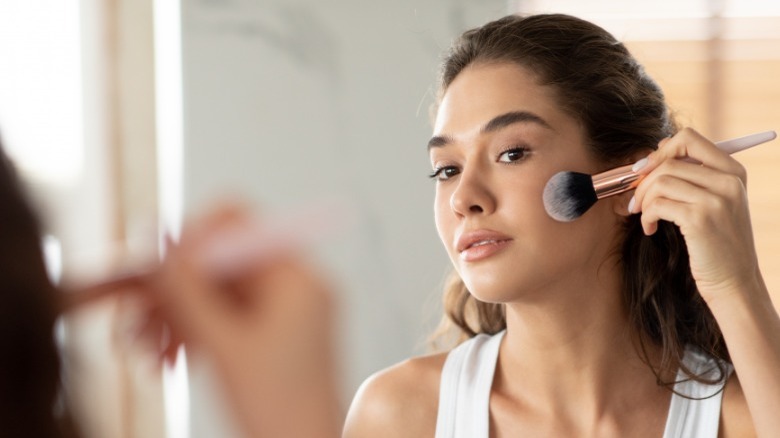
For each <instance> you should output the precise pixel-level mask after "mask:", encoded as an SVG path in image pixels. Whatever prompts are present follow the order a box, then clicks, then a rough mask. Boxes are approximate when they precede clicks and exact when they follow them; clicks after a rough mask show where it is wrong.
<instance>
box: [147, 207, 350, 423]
mask: <svg viewBox="0 0 780 438" xmlns="http://www.w3.org/2000/svg"><path fill="white" fill-rule="evenodd" d="M258 227H262V225H257V223H256V222H255V221H254V220H253V219H252V218H250V216H249V215H248V214H247V213H246V212H245V211H243V210H241V209H240V208H235V207H228V208H221V209H217V210H215V211H213V212H212V213H210V214H208V215H206V216H205V217H202V218H200V219H198V220H196V221H194V222H192V223H190V224H189V225H188V226H187V227H185V230H184V232H183V234H182V238H181V242H180V244H179V245H176V246H171V247H170V248H169V249H168V253H167V254H166V258H165V261H164V262H163V264H162V266H161V268H160V269H159V271H158V272H157V274H156V275H155V276H154V279H153V281H152V283H151V284H152V286H153V289H155V290H156V292H157V294H158V299H159V302H160V305H161V307H162V309H163V313H164V315H165V319H166V320H167V321H168V323H169V324H170V326H171V331H172V332H173V334H174V335H175V337H177V338H181V339H183V340H184V342H185V344H186V345H188V346H189V347H190V348H191V349H192V350H191V351H194V352H195V354H196V355H198V354H203V355H205V356H207V357H208V358H209V359H211V360H212V361H213V362H214V364H215V366H216V368H217V371H218V373H219V377H220V378H221V381H222V383H223V385H224V387H225V389H226V394H227V397H228V399H229V400H230V401H231V402H232V405H233V406H232V407H233V408H234V411H235V412H236V414H237V417H238V419H239V420H240V421H241V423H242V424H243V425H245V426H246V428H247V429H248V432H250V435H251V436H317V437H335V436H338V434H339V430H340V427H341V411H340V404H339V402H338V397H337V396H336V393H337V389H338V388H337V384H336V374H337V370H336V364H335V354H336V353H335V350H334V345H333V333H332V332H333V327H332V326H333V323H334V318H333V316H334V315H333V313H334V310H335V309H334V307H335V306H334V303H333V295H332V293H331V291H330V289H329V287H328V285H327V284H326V283H325V282H324V281H323V280H322V279H321V278H320V277H319V276H318V275H317V274H316V273H314V272H313V270H312V269H311V268H309V267H308V266H306V265H305V264H304V263H303V262H302V261H301V259H300V256H299V255H298V254H295V248H292V247H290V248H285V247H284V246H283V245H279V244H278V243H277V244H276V245H275V246H274V248H273V249H272V250H270V251H271V252H270V253H269V252H268V251H265V252H263V253H262V254H260V253H255V254H254V256H253V257H248V256H247V254H251V252H246V251H237V252H235V254H236V257H237V258H236V260H235V263H234V264H233V266H234V269H231V270H230V271H229V273H228V274H223V273H221V272H219V271H214V270H213V268H212V267H211V266H208V263H204V260H209V259H208V257H204V255H208V254H206V253H207V252H208V251H210V249H211V248H214V246H213V245H214V244H215V243H216V244H219V243H220V240H224V238H225V237H226V236H231V239H233V240H234V241H235V237H236V236H237V235H240V233H242V232H245V233H246V234H247V239H250V238H251V236H250V235H249V234H250V233H252V232H257V231H258V230H257V229H258ZM237 233H238V234H237ZM236 243H239V242H236ZM222 248H223V250H224V249H225V247H224V246H222ZM228 252H229V251H228ZM242 254H243V255H242ZM223 260H224V258H223Z"/></svg>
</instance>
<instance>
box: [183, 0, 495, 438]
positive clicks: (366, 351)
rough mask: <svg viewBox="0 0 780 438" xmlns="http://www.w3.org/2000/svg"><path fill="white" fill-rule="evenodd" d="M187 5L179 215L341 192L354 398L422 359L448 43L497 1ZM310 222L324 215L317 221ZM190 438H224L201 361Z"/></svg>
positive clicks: (441, 260)
mask: <svg viewBox="0 0 780 438" xmlns="http://www.w3.org/2000/svg"><path fill="white" fill-rule="evenodd" d="M476 3H477V2H467V1H465V0H462V1H443V0H439V1H411V0H405V1H397V2H378V1H374V2H366V1H357V0H343V1H312V0H298V1H268V2H263V3H262V4H260V3H259V2H252V1H248V0H233V1H228V0H185V1H183V3H182V35H183V38H182V45H183V61H182V62H183V81H184V87H183V99H184V206H185V210H186V211H189V212H192V211H193V210H197V209H199V208H202V206H203V205H204V204H205V203H208V202H209V200H212V199H214V197H215V196H223V195H228V196H231V197H236V196H240V197H242V198H245V199H249V200H251V201H252V202H254V203H256V205H258V206H259V209H260V210H262V211H263V212H266V213H267V214H273V212H274V211H277V210H278V209H284V208H287V207H290V206H295V205H299V204H301V203H304V202H306V201H313V200H317V199H320V198H322V197H330V196H334V195H338V196H339V197H341V198H345V199H347V201H348V202H349V203H351V204H352V205H353V207H354V210H355V211H356V212H357V214H356V215H357V218H358V222H357V225H356V226H355V227H352V228H350V229H349V230H347V232H345V233H341V234H339V236H338V238H336V239H332V240H330V241H329V242H328V243H327V244H326V245H324V246H321V247H320V248H319V249H318V254H319V256H321V257H320V260H321V262H320V263H322V264H324V265H326V266H327V267H328V269H330V272H332V273H333V280H334V284H336V285H337V288H338V289H339V290H340V291H341V293H342V296H341V302H342V303H343V304H344V307H343V317H342V333H343V336H342V339H343V341H344V344H343V350H344V353H343V358H344V363H343V365H344V369H345V376H344V393H345V394H344V396H345V400H347V401H348V400H349V399H350V398H351V396H352V393H353V392H354V390H355V389H356V388H357V386H358V385H359V383H360V382H361V381H362V380H363V379H365V378H366V377H367V376H368V375H370V374H371V373H372V372H374V371H377V370H378V369H381V368H384V367H386V366H388V365H390V364H392V363H394V362H397V361H399V360H402V359H403V358H405V357H408V356H410V355H412V354H415V353H420V352H423V351H424V346H425V345H424V343H425V338H426V335H427V334H428V333H429V332H430V329H431V328H432V327H433V326H434V325H435V324H436V323H437V322H438V317H439V316H440V315H439V312H440V310H439V304H438V303H439V295H440V290H441V287H440V285H441V282H442V279H443V277H444V275H445V273H446V272H447V270H448V264H449V262H448V260H447V257H446V254H445V252H444V250H443V248H441V245H440V243H439V242H438V238H437V236H436V231H435V228H434V225H433V215H432V200H433V190H434V188H433V185H432V183H431V182H429V181H427V178H426V175H427V174H428V173H429V172H430V165H429V163H428V158H427V152H426V146H425V145H426V144H427V141H428V138H429V137H430V129H431V128H430V123H429V116H428V107H429V106H430V104H431V103H432V93H433V90H434V89H433V86H434V84H435V78H436V71H437V64H438V60H439V57H440V55H441V52H442V50H444V49H445V48H446V47H448V45H449V43H450V41H451V39H452V38H453V37H454V36H456V35H457V34H459V33H461V32H462V31H463V30H465V29H466V28H467V27H473V26H476V25H478V24H481V23H483V22H485V21H487V20H489V19H492V18H495V17H498V16H501V15H504V13H505V10H506V4H505V2H503V1H497V0H492V1H485V2H479V4H476ZM312 220H316V218H312ZM190 378H191V383H192V384H193V386H192V388H191V391H192V401H191V431H192V435H193V436H204V437H205V436H217V435H219V436H223V435H222V434H224V433H225V432H224V430H225V428H226V427H227V425H226V424H225V422H224V421H222V420H220V419H219V418H215V417H213V416H211V415H210V413H211V412H212V411H213V410H214V409H215V408H217V406H216V405H217V404H216V403H215V402H213V400H212V397H211V393H210V391H211V390H210V389H209V388H210V387H211V385H210V383H209V381H208V380H209V379H208V378H207V377H205V376H204V374H203V372H202V371H201V370H198V369H197V367H196V368H194V369H191V376H190Z"/></svg>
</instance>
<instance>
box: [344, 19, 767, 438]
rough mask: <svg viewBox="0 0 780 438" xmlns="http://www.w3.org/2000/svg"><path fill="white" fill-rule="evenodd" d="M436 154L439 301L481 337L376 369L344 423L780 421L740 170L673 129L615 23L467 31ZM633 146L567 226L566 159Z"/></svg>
mask: <svg viewBox="0 0 780 438" xmlns="http://www.w3.org/2000/svg"><path fill="white" fill-rule="evenodd" d="M429 152H430V158H431V163H432V166H433V174H432V177H433V178H434V179H435V184H436V198H435V205H434V210H435V220H436V226H437V230H438V232H439V236H440V238H441V240H442V242H443V244H444V246H445V248H446V250H447V252H448V254H449V256H450V259H451V261H452V263H453V266H454V268H455V278H454V280H453V281H452V284H451V285H450V287H449V288H448V290H447V291H446V294H445V310H446V314H447V318H448V319H449V320H450V321H451V322H452V323H453V324H454V326H456V327H457V328H458V329H459V330H460V333H461V334H462V338H463V339H468V340H466V341H465V342H463V343H462V344H460V345H459V346H458V347H457V348H455V349H454V350H452V351H450V352H449V353H442V354H436V355H431V356H426V357H420V358H414V359H410V360H408V361H405V362H403V363H401V364H399V365H396V366H394V367H391V368H389V369H387V370H385V371H382V372H380V373H378V374H377V375H375V376H373V377H372V378H370V379H369V380H368V381H367V382H366V383H364V385H363V386H362V388H361V389H360V390H359V392H358V394H357V396H356V397H355V400H354V401H353V405H352V407H351V409H350V413H349V415H348V417H347V423H346V428H345V436H347V437H362V436H371V437H385V436H393V437H418V436H419V437H423V436H425V437H431V436H434V435H435V436H436V437H454V436H462V437H471V438H480V437H488V436H493V437H504V436H600V437H603V436H648V437H660V436H665V437H672V436H697V437H698V436H702V437H704V436H711V437H715V436H718V434H719V433H720V434H721V435H722V436H750V435H754V434H758V435H759V436H770V435H772V434H776V433H777V431H778V430H780V418H779V417H778V415H777V412H780V337H779V336H778V333H780V319H778V315H777V313H776V312H775V311H774V308H773V307H772V303H771V300H770V297H769V294H768V292H767V290H766V287H765V286H764V283H763V281H762V279H761V274H760V272H759V270H758V263H757V260H756V255H755V250H754V247H753V243H752V242H753V239H752V234H751V230H750V220H749V215H748V208H747V201H746V195H745V186H744V184H745V171H744V169H743V168H742V167H741V166H740V165H739V164H738V163H737V162H736V161H734V160H733V159H732V158H730V157H729V156H727V155H726V154H724V153H722V152H720V151H719V150H718V149H716V147H715V146H714V145H713V144H712V143H711V142H710V141H708V140H707V139H705V138H703V137H702V136H701V135H699V134H697V133H696V132H695V131H693V130H691V129H683V130H681V131H679V132H678V130H677V129H676V127H675V125H674V123H673V121H672V120H671V119H670V116H669V113H668V111H667V107H666V104H665V102H664V98H663V95H662V93H661V90H660V89H659V88H658V86H657V85H656V84H655V83H654V82H653V81H652V80H651V79H650V78H649V77H648V76H647V75H646V74H645V72H644V71H643V69H642V67H641V66H640V65H639V64H638V63H637V61H636V60H635V59H634V58H633V57H632V56H631V55H630V54H629V53H628V51H627V50H626V49H625V47H624V46H623V45H622V44H620V43H619V42H617V41H616V40H615V39H614V38H613V37H612V36H611V35H610V34H609V33H607V32H606V31H604V30H603V29H601V28H599V27H598V26H595V25H593V24H591V23H588V22H585V21H583V20H580V19H577V18H574V17H570V16H565V15H538V16H530V17H525V18H524V17H517V16H509V17H505V18H503V19H500V20H497V21H495V22H491V23H488V24H486V25H484V26H482V27H480V28H477V29H474V30H471V31H468V32H466V33H465V34H464V35H463V36H462V37H461V39H460V40H459V41H457V42H456V43H455V45H454V46H453V47H452V49H451V50H450V52H449V54H448V55H447V57H446V58H445V60H444V63H443V67H442V77H441V86H440V94H439V99H438V108H437V113H436V119H435V126H434V136H433V138H432V139H431V140H430V142H429ZM648 154H649V156H648ZM685 156H690V157H692V158H694V159H696V160H698V161H700V162H702V163H703V166H700V165H696V164H691V163H688V162H683V161H681V160H676V159H675V158H679V157H685ZM644 157H647V159H646V160H644V159H643V158H644ZM632 162H637V165H636V168H637V169H641V170H639V172H641V173H642V174H643V175H645V179H644V180H643V182H642V183H641V184H640V186H639V187H638V189H637V190H636V192H635V193H633V194H632V193H627V194H623V195H620V196H615V197H612V198H607V199H604V200H602V201H600V202H598V203H597V204H596V205H595V206H593V207H592V208H591V209H590V210H589V211H588V212H587V213H586V214H585V215H583V216H582V217H581V218H579V219H577V220H576V221H574V222H571V223H561V222H556V221H555V220H553V219H551V218H550V217H549V216H548V215H547V213H546V212H545V210H544V207H543V204H542V191H543V188H544V186H545V184H546V182H547V181H548V180H549V179H550V177H551V176H552V175H554V174H555V173H557V172H559V171H577V172H583V173H591V174H592V173H597V172H599V171H603V170H607V169H609V168H611V167H614V166H616V165H623V164H626V163H632ZM632 195H633V196H632ZM732 364H733V365H732ZM734 369H735V370H736V371H735V372H733V370H734ZM737 375H739V378H738V377H737Z"/></svg>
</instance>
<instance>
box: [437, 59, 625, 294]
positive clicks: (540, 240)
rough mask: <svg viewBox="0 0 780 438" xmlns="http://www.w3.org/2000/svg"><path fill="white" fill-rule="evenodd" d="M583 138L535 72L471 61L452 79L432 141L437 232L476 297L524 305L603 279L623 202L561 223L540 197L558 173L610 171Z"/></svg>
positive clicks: (599, 206)
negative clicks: (603, 271) (517, 302)
mask: <svg viewBox="0 0 780 438" xmlns="http://www.w3.org/2000/svg"><path fill="white" fill-rule="evenodd" d="M584 144H585V135H584V132H583V129H582V128H581V126H580V125H579V123H578V121H577V120H575V119H574V118H572V117H571V116H569V115H568V114H566V113H564V112H563V111H562V110H561V108H559V106H558V105H557V104H556V101H555V98H554V95H553V89H552V88H551V87H548V86H541V85H538V84H537V82H536V80H535V77H534V75H533V74H532V73H531V71H530V70H527V69H525V68H523V67H521V66H518V65H516V64H512V63H497V64H481V65H480V64H477V65H471V66H469V67H467V68H466V69H464V70H463V71H462V72H461V73H460V74H459V75H458V76H457V77H456V78H455V80H454V81H453V82H452V83H451V84H450V86H449V88H448V89H447V90H446V93H445V94H444V96H443V99H442V101H441V104H440V107H439V109H438V113H437V116H436V122H435V127H434V134H433V138H432V139H431V141H430V143H429V150H430V158H431V164H432V166H433V169H434V175H435V178H436V200H435V206H434V209H435V217H436V228H437V230H438V232H439V237H440V238H441V240H442V242H443V243H444V246H445V248H446V249H447V252H448V254H449V256H450V259H451V260H452V263H453V264H454V266H455V269H456V270H457V272H458V274H459V275H460V277H461V278H462V279H463V281H464V283H465V285H466V287H467V288H468V289H469V291H471V293H472V294H474V295H475V296H476V297H477V298H478V299H480V300H482V301H488V302H513V301H522V300H526V299H533V297H540V296H543V295H539V293H541V292H545V291H547V292H552V291H554V290H555V289H556V288H557V289H561V288H572V287H575V288H576V287H583V286H586V285H588V284H593V283H592V282H594V281H596V282H598V281H600V280H599V272H600V268H603V267H604V266H605V265H604V262H605V261H606V260H607V259H608V258H609V257H610V255H611V254H613V252H614V251H613V250H614V248H615V246H614V243H615V242H616V240H615V239H616V237H617V233H619V232H620V231H619V230H620V226H619V224H620V222H621V214H618V213H617V212H618V211H619V210H618V208H623V207H622V206H621V207H618V206H617V203H618V201H617V200H616V198H609V199H607V200H603V201H599V202H597V203H596V205H594V206H593V207H592V208H591V210H590V211H588V212H587V213H586V214H585V215H583V216H582V217H581V218H579V219H577V220H576V221H574V222H570V223H561V222H557V221H555V220H554V219H552V218H550V217H549V216H548V215H547V213H546V212H545V210H544V206H543V203H542V192H543V189H544V186H545V184H546V183H547V181H548V180H549V179H550V177H551V176H553V175H554V174H555V173H557V172H560V171H564V170H571V171H578V172H583V173H594V172H597V171H600V170H603V167H604V166H603V165H600V164H599V163H598V162H596V161H595V159H593V158H592V157H591V156H590V155H589V154H588V152H587V151H586V149H585V145H584ZM612 266H615V265H612Z"/></svg>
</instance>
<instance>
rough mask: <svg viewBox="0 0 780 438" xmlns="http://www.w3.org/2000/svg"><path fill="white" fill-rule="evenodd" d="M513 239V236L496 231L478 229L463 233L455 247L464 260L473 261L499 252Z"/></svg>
mask: <svg viewBox="0 0 780 438" xmlns="http://www.w3.org/2000/svg"><path fill="white" fill-rule="evenodd" d="M511 241H512V238H511V237H509V236H507V235H505V234H501V233H499V232H496V231H491V230H476V231H470V232H467V233H463V234H461V236H460V237H459V238H458V240H457V243H456V246H455V247H456V249H457V250H458V252H459V253H460V258H461V259H462V260H464V261H467V262H473V261H477V260H482V259H485V258H487V257H490V256H492V255H493V254H496V253H498V252H499V251H501V250H503V249H504V248H506V247H507V246H508V245H509V243H510V242H511Z"/></svg>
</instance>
